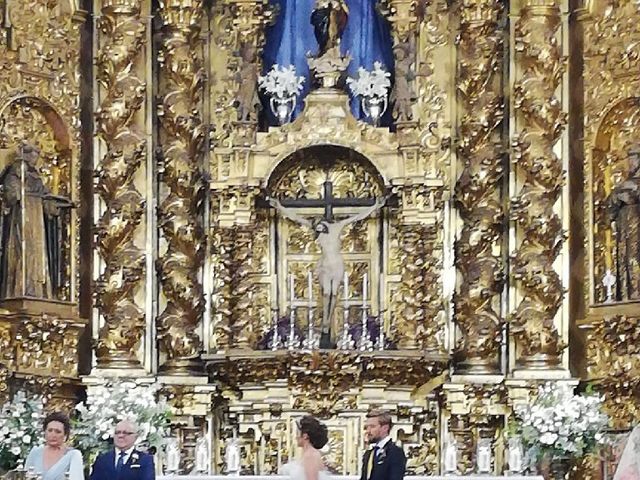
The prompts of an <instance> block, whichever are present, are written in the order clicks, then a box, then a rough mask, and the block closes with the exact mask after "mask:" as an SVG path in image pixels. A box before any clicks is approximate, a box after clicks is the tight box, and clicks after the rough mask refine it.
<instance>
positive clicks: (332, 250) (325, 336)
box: [269, 196, 388, 348]
mask: <svg viewBox="0 0 640 480" xmlns="http://www.w3.org/2000/svg"><path fill="white" fill-rule="evenodd" d="M387 198H388V197H387V196H384V197H380V198H378V199H377V200H376V202H375V203H374V204H373V205H371V206H370V207H368V208H367V209H366V210H363V211H362V212H360V213H358V214H357V215H353V216H351V217H347V218H345V219H344V220H340V221H333V220H329V219H327V218H324V217H323V218H320V219H309V218H305V217H301V216H300V215H298V214H297V213H295V212H294V211H293V209H290V208H285V207H283V206H282V204H281V203H280V202H279V201H278V200H277V199H275V198H269V204H270V205H271V206H272V207H275V208H276V209H277V210H278V211H279V212H280V213H281V214H282V215H283V216H285V217H287V218H288V219H290V220H292V221H294V222H296V223H299V224H300V225H302V226H303V227H307V228H309V229H310V230H312V231H313V233H314V234H315V237H316V242H317V243H318V245H320V250H321V254H320V259H319V260H318V265H317V267H316V273H317V275H318V280H319V281H320V290H321V292H322V326H321V335H320V348H333V344H332V341H331V318H332V316H333V311H334V309H335V306H336V302H337V299H338V288H339V287H340V283H341V282H342V279H343V277H344V260H343V258H342V252H341V250H342V245H341V241H340V234H341V233H342V230H343V229H344V227H346V226H347V225H349V224H351V223H355V222H358V221H360V220H364V219H365V218H367V217H368V216H369V215H371V214H373V213H374V212H376V211H377V210H379V209H380V208H382V207H383V206H384V204H385V203H386V201H387Z"/></svg>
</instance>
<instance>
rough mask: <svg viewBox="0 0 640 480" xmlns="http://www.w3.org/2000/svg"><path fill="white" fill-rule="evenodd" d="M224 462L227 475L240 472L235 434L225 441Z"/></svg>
mask: <svg viewBox="0 0 640 480" xmlns="http://www.w3.org/2000/svg"><path fill="white" fill-rule="evenodd" d="M225 462H226V464H227V473H228V474H229V475H238V474H239V473H240V445H239V444H238V439H237V438H236V436H235V431H234V435H233V438H232V439H231V440H229V441H227V445H226V448H225Z"/></svg>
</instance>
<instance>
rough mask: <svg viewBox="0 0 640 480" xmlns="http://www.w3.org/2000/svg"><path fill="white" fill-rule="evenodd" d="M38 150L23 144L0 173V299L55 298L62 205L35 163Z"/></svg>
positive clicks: (66, 203)
mask: <svg viewBox="0 0 640 480" xmlns="http://www.w3.org/2000/svg"><path fill="white" fill-rule="evenodd" d="M39 154H40V151H39V150H38V148H37V147H35V146H33V145H31V144H28V143H22V144H21V145H20V146H19V147H18V149H17V152H16V156H15V159H14V161H13V162H12V163H10V164H9V165H8V166H7V167H6V169H5V170H4V172H2V174H1V175H0V184H1V189H2V190H1V192H2V193H1V195H0V201H1V205H2V229H1V231H2V235H1V242H2V243H1V244H0V298H3V299H4V298H20V297H32V298H55V297H56V295H55V294H56V291H57V289H58V287H59V283H60V276H61V272H60V270H61V265H60V260H61V250H62V248H61V247H62V245H61V244H62V241H61V224H60V218H59V217H60V213H61V209H64V208H70V207H71V206H72V205H71V203H70V202H69V200H68V199H66V198H63V197H60V196H57V195H53V194H52V192H51V191H50V190H49V189H48V188H47V187H46V186H45V184H44V182H43V181H42V178H41V176H40V172H39V171H38V168H37V166H36V165H37V160H38V156H39Z"/></svg>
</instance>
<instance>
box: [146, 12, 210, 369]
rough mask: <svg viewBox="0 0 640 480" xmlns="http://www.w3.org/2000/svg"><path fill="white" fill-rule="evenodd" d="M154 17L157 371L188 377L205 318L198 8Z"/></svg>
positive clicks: (197, 362) (196, 365) (196, 357)
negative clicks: (157, 41) (158, 38)
mask: <svg viewBox="0 0 640 480" xmlns="http://www.w3.org/2000/svg"><path fill="white" fill-rule="evenodd" d="M159 13H160V17H161V19H162V23H163V26H162V46H161V50H160V55H159V61H160V72H159V77H160V79H159V83H160V85H159V90H160V96H161V102H160V105H159V106H158V117H159V125H160V144H161V150H162V162H161V165H162V166H161V169H160V178H161V184H160V206H159V210H158V217H159V219H158V224H159V227H160V232H161V233H160V234H161V242H162V243H161V245H164V249H163V250H164V251H162V253H161V255H160V258H159V260H158V263H157V268H158V274H159V279H160V285H161V287H162V296H161V301H162V302H163V303H164V310H163V311H162V313H161V314H160V315H159V317H158V320H157V328H158V339H159V347H160V352H159V353H160V355H161V361H162V360H164V363H163V365H162V366H161V368H162V369H163V370H165V371H166V372H169V373H189V372H192V371H198V370H200V360H199V355H200V351H201V350H202V340H201V338H200V335H199V334H198V330H199V328H200V325H201V321H202V315H203V312H204V294H203V286H202V280H201V275H202V268H203V264H204V253H205V242H204V228H203V221H204V217H203V210H204V202H205V196H206V188H205V183H204V179H203V175H202V168H203V162H204V152H203V142H204V138H205V132H206V126H205V125H204V123H203V120H202V98H203V95H204V83H205V80H204V77H205V74H204V70H203V68H202V55H203V42H202V39H201V37H200V24H201V22H202V16H203V15H202V13H203V5H202V2H201V1H198V0H195V1H192V0H164V1H161V2H160V10H159Z"/></svg>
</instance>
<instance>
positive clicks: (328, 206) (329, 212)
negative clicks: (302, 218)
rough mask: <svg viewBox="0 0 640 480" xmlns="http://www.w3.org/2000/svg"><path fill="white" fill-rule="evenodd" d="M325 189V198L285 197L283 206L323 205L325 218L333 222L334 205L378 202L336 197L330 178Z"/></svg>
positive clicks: (356, 205) (346, 205)
mask: <svg viewBox="0 0 640 480" xmlns="http://www.w3.org/2000/svg"><path fill="white" fill-rule="evenodd" d="M323 190H324V196H323V197H324V198H319V199H313V198H311V199H307V198H297V199H290V198H285V199H282V200H281V201H280V204H281V205H282V206H283V207H293V208H310V207H316V208H318V207H322V208H324V220H326V221H327V222H333V209H334V207H370V206H371V205H374V204H375V203H376V199H375V198H336V197H334V196H333V183H331V181H330V180H327V181H325V182H324V186H323Z"/></svg>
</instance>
